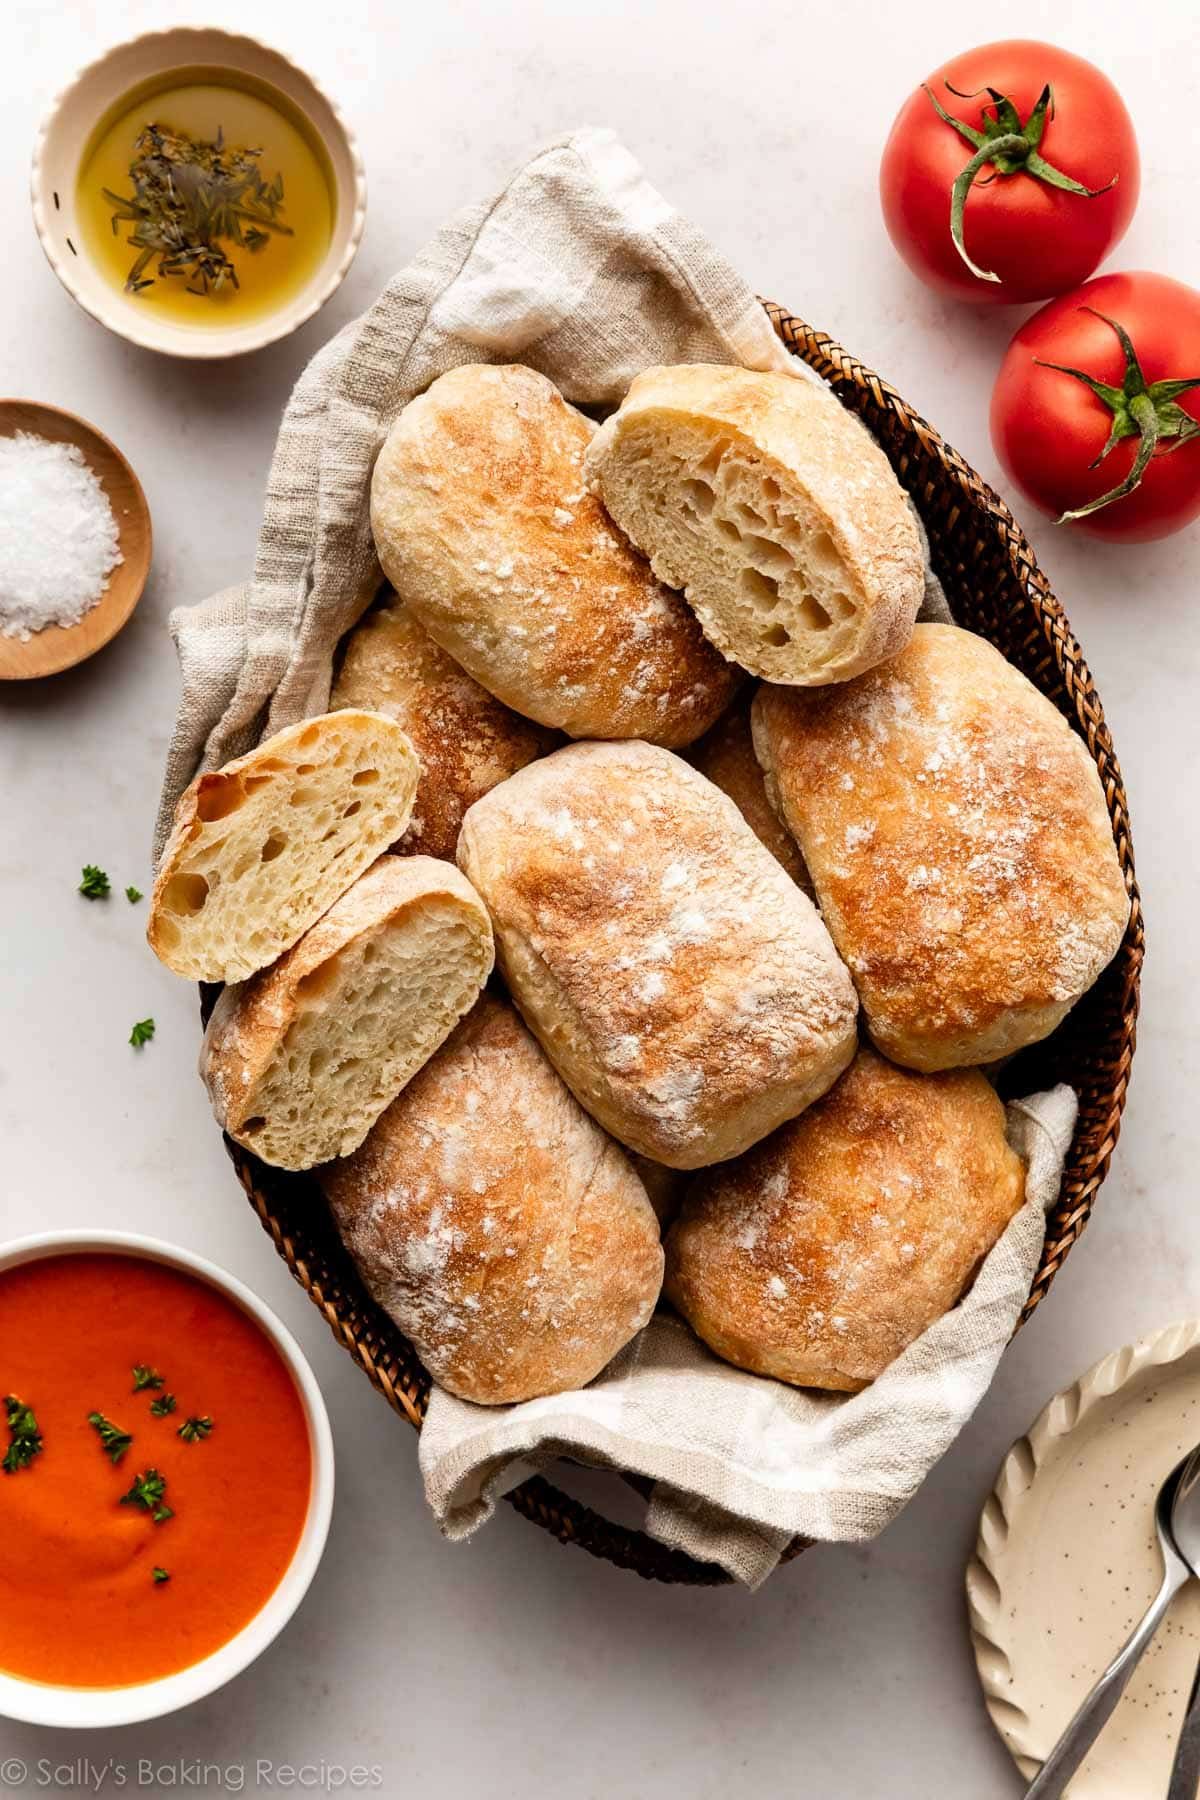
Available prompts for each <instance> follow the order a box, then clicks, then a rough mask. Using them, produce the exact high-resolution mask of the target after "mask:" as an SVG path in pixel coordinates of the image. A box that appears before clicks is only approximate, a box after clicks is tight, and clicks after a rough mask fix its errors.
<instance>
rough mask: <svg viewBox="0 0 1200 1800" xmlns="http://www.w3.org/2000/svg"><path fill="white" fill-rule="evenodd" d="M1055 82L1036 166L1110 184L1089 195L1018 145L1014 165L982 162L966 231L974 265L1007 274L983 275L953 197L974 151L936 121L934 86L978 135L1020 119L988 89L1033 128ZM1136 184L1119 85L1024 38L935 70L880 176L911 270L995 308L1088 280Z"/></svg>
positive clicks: (1120, 228) (1126, 217)
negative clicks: (957, 232)
mask: <svg viewBox="0 0 1200 1800" xmlns="http://www.w3.org/2000/svg"><path fill="white" fill-rule="evenodd" d="M1047 84H1048V85H1049V87H1050V89H1051V105H1050V107H1049V108H1048V109H1047V111H1046V113H1045V117H1044V129H1043V131H1042V135H1041V138H1040V141H1038V142H1036V144H1035V145H1034V150H1033V156H1034V161H1033V164H1032V166H1034V167H1036V166H1037V162H1036V159H1037V157H1039V156H1040V157H1041V158H1043V159H1044V161H1045V162H1046V163H1048V164H1050V165H1051V170H1052V172H1053V171H1059V172H1061V174H1063V175H1065V176H1067V177H1069V178H1070V179H1071V180H1073V181H1075V182H1077V183H1079V184H1081V185H1082V186H1083V187H1085V188H1088V189H1092V190H1101V189H1102V190H1104V191H1103V192H1096V193H1095V194H1094V197H1093V198H1090V199H1089V198H1087V197H1086V196H1085V195H1083V194H1079V193H1069V192H1065V191H1064V190H1063V189H1062V188H1060V187H1056V186H1053V185H1051V183H1050V181H1049V180H1047V179H1041V178H1039V177H1038V176H1036V175H1034V174H1031V173H1029V166H1030V165H1029V163H1028V161H1027V153H1026V152H1025V151H1024V150H1021V149H1019V148H1018V150H1017V151H1016V172H1015V173H1009V174H1004V173H999V172H997V170H996V166H995V165H994V164H993V163H992V162H991V161H987V162H985V163H983V164H982V165H981V167H980V169H979V171H978V174H977V176H976V177H975V179H974V180H973V182H972V183H971V185H970V188H969V191H968V193H967V197H966V207H965V213H964V216H963V228H962V236H963V242H964V247H965V250H966V252H967V255H968V256H969V257H970V259H971V261H972V262H973V263H974V264H975V265H976V266H977V268H978V269H980V270H984V271H988V272H990V273H992V274H994V275H996V276H998V277H999V279H998V280H997V281H988V280H985V279H981V277H980V276H979V275H978V274H973V273H972V271H971V269H970V268H969V267H968V265H967V262H966V261H965V260H964V258H963V256H962V255H961V254H960V253H959V250H958V248H957V247H956V245H955V242H954V239H953V237H952V235H951V211H950V209H951V196H952V191H953V188H954V184H955V181H956V179H957V178H958V177H959V176H960V175H962V172H963V170H964V169H965V168H966V166H967V164H968V163H969V162H970V161H971V159H972V157H973V156H974V155H975V150H974V147H973V145H972V143H971V142H969V141H967V139H965V138H964V137H963V136H962V135H961V134H960V133H959V131H957V130H956V129H955V127H954V125H952V124H947V123H946V121H945V120H944V119H942V118H941V117H940V116H939V114H938V112H937V110H936V108H935V106H934V104H933V100H931V99H930V94H932V95H933V96H934V99H936V100H937V102H938V104H939V105H940V106H941V107H942V108H943V109H944V110H945V111H946V112H948V113H950V114H951V115H952V116H953V118H955V119H957V120H959V121H961V123H962V124H963V125H965V126H967V127H968V129H969V131H971V132H974V133H975V134H977V135H978V134H980V133H985V132H986V131H987V130H989V129H991V128H993V127H994V124H995V123H997V122H998V123H999V124H1001V125H1003V124H1004V123H1005V121H1006V120H1007V121H1008V122H1010V123H1011V122H1012V120H1013V115H1012V114H1011V113H1010V112H1008V111H1006V110H1004V109H1002V108H1001V107H1000V106H999V105H998V103H997V102H996V100H995V99H994V98H993V97H991V96H989V94H988V91H987V90H988V89H989V88H992V89H994V90H995V91H996V93H997V94H1000V95H1003V96H1005V97H1006V98H1007V100H1008V101H1010V102H1011V103H1012V106H1013V107H1014V108H1015V109H1016V113H1015V117H1016V121H1017V122H1018V123H1019V124H1020V126H1022V127H1025V126H1027V125H1028V124H1029V122H1030V116H1031V114H1033V113H1034V111H1035V108H1036V107H1037V105H1038V101H1039V98H1040V96H1041V95H1042V93H1043V90H1044V89H1045V87H1046V86H1047ZM953 89H957V90H958V92H957V93H955V92H952V90H953ZM927 90H928V91H927ZM963 95H972V96H973V98H970V99H966V98H962V97H961V96H963ZM985 113H986V118H985ZM989 121H991V122H992V125H989ZM1036 135H1037V134H1036V126H1035V129H1034V131H1033V133H1032V136H1033V137H1034V138H1036ZM1010 141H1011V140H1010ZM1022 159H1026V160H1022ZM1110 184H1112V185H1110ZM1140 185H1141V169H1140V165H1139V161H1138V149H1137V139H1136V138H1135V136H1134V133H1133V122H1132V120H1131V119H1130V117H1129V114H1128V112H1127V111H1126V110H1125V104H1124V102H1123V100H1122V99H1121V96H1120V95H1119V94H1118V92H1117V90H1116V88H1115V87H1114V86H1113V84H1112V82H1111V81H1109V79H1108V77H1107V76H1106V75H1102V74H1101V73H1100V70H1099V69H1097V68H1094V67H1093V65H1092V64H1091V63H1089V62H1084V60H1083V58H1082V57H1080V56H1072V55H1071V54H1070V52H1069V51H1067V50H1059V49H1057V48H1056V47H1055V46H1054V45H1053V44H1039V43H1035V42H1033V41H1031V40H1029V39H1014V40H1012V41H1011V42H1008V43H998V44H983V45H981V46H980V48H979V49H977V50H968V51H967V52H966V53H965V54H964V55H962V56H956V57H953V58H952V59H951V61H950V62H948V63H944V64H943V65H942V67H941V68H940V69H935V71H934V73H933V74H932V75H931V76H930V77H929V80H928V81H927V82H926V83H925V84H924V86H922V87H919V88H918V89H917V91H916V93H915V94H913V95H912V96H911V98H910V99H908V100H907V101H906V102H905V104H904V107H903V108H902V110H901V112H900V116H899V117H898V118H897V120H896V123H895V124H894V125H893V126H892V131H891V136H890V137H889V138H888V141H887V144H886V146H885V147H884V152H883V162H882V164H881V166H880V170H879V192H880V198H881V199H882V201H883V216H884V221H885V223H886V224H887V228H888V232H889V235H890V236H891V239H892V242H893V243H894V244H895V246H896V248H897V250H899V252H900V254H901V256H902V257H903V258H904V260H905V262H906V263H907V264H908V266H909V268H910V269H912V270H913V272H914V274H916V275H919V276H920V277H921V279H922V281H926V282H928V283H929V284H930V286H932V287H935V288H937V289H939V290H940V291H941V292H942V293H946V294H953V295H955V296H957V298H959V299H964V300H977V301H983V302H989V301H990V302H991V303H993V304H1005V303H1008V302H1012V301H1022V300H1044V299H1046V298H1047V296H1048V295H1050V294H1061V293H1062V292H1063V291H1064V289H1066V288H1071V287H1076V286H1077V285H1078V284H1079V282H1081V281H1085V280H1086V279H1087V277H1088V276H1089V275H1090V274H1091V272H1092V270H1093V269H1094V268H1095V267H1096V265H1097V263H1099V262H1100V260H1101V258H1102V257H1104V256H1107V254H1108V252H1109V251H1110V250H1111V249H1112V248H1113V246H1114V245H1115V244H1116V243H1118V242H1119V240H1120V239H1121V238H1122V237H1123V236H1124V234H1125V230H1126V227H1127V226H1128V224H1129V221H1130V219H1131V218H1132V217H1133V210H1134V207H1135V206H1136V205H1137V198H1138V190H1139V187H1140Z"/></svg>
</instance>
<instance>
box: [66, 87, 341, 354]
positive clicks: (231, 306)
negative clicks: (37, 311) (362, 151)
mask: <svg viewBox="0 0 1200 1800" xmlns="http://www.w3.org/2000/svg"><path fill="white" fill-rule="evenodd" d="M334 194H335V187H334V181H333V176H332V171H331V169H330V167H329V159H328V157H327V155H326V152H325V149H324V146H323V145H322V143H321V141H320V139H319V138H318V137H317V135H316V133H315V132H314V131H313V129H312V128H311V126H310V125H309V123H308V121H307V120H306V119H305V117H304V115H303V114H302V113H301V112H300V111H299V109H298V108H296V107H295V106H293V104H292V103H291V101H290V100H288V99H287V98H286V97H285V96H284V95H283V94H282V93H281V92H279V90H278V89H276V88H274V87H272V86H271V85H270V84H269V83H267V82H264V81H259V80H257V79H256V78H255V77H253V76H250V75H245V74H242V73H241V72H240V71H236V72H235V71H231V70H226V69H217V68H187V69H177V70H172V71H170V72H168V73H166V74H164V75H163V76H162V77H160V78H159V79H158V80H157V81H155V82H153V83H149V84H143V86H142V87H141V88H140V89H138V90H135V92H134V93H132V94H130V95H127V96H125V98H124V99H123V100H122V101H120V102H119V104H118V106H116V107H113V108H110V110H109V112H108V113H107V114H106V116H105V117H104V118H103V119H102V120H101V122H100V124H99V125H98V126H97V128H96V130H95V131H94V132H93V134H92V137H91V139H90V141H89V144H88V146H87V149H86V151H85V154H84V156H83V159H82V162H81V165H80V173H79V180H78V184H77V189H76V194H75V212H76V218H77V221H78V225H79V231H80V236H81V239H82V248H83V250H84V252H85V253H86V255H87V256H88V257H89V258H90V259H91V261H92V262H93V264H94V265H95V267H96V268H97V270H98V271H99V272H100V273H101V274H102V276H103V277H104V279H105V280H106V281H107V282H109V283H111V285H112V287H113V289H114V290H116V291H117V292H118V293H119V294H120V295H121V296H122V300H123V302H124V304H125V305H127V306H129V307H131V308H136V309H138V310H139V311H141V312H142V313H143V314H147V313H148V314H150V315H154V316H157V317H159V318H161V319H163V320H164V321H166V320H169V321H170V322H171V323H172V324H173V325H175V326H177V327H178V326H182V327H184V328H187V329H190V328H193V327H194V328H195V330H196V331H198V332H206V331H212V330H214V329H224V330H227V329H228V328H229V327H230V326H231V325H235V324H249V323H252V322H253V321H255V320H260V319H263V318H266V317H268V316H269V315H270V314H272V313H274V312H276V311H278V310H279V309H281V308H283V307H285V306H287V305H288V304H289V303H290V302H292V301H294V300H295V299H296V298H297V296H298V295H300V294H301V293H302V292H303V291H304V289H305V288H307V287H308V286H309V284H310V283H311V282H312V281H313V280H314V278H315V277H316V276H317V274H318V273H319V271H320V270H321V268H322V265H323V263H324V262H325V259H326V256H327V254H328V251H329V247H330V243H331V241H332V238H333V232H334V223H335V205H336V203H335V198H334Z"/></svg>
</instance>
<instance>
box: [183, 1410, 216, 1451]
mask: <svg viewBox="0 0 1200 1800" xmlns="http://www.w3.org/2000/svg"><path fill="white" fill-rule="evenodd" d="M212 1428H213V1422H212V1420H211V1419H210V1418H208V1417H207V1415H206V1416H205V1417H203V1418H200V1419H197V1418H191V1419H185V1420H184V1421H183V1424H182V1425H181V1426H180V1427H179V1435H180V1437H181V1438H182V1439H183V1441H184V1443H185V1444H198V1443H199V1442H200V1440H201V1439H202V1438H206V1437H208V1436H209V1434H210V1433H211V1431H212Z"/></svg>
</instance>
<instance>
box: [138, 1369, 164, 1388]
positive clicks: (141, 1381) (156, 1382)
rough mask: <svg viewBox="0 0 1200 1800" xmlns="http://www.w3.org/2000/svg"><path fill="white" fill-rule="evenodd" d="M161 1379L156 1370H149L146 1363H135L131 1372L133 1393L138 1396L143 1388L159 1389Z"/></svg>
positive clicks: (161, 1384)
mask: <svg viewBox="0 0 1200 1800" xmlns="http://www.w3.org/2000/svg"><path fill="white" fill-rule="evenodd" d="M162 1386H163V1378H162V1376H161V1375H160V1374H159V1372H158V1370H157V1369H151V1368H149V1367H148V1366H147V1364H146V1363H136V1364H135V1365H134V1370H133V1391H134V1393H135V1394H140V1393H141V1392H142V1390H143V1389H144V1388H160V1387H162Z"/></svg>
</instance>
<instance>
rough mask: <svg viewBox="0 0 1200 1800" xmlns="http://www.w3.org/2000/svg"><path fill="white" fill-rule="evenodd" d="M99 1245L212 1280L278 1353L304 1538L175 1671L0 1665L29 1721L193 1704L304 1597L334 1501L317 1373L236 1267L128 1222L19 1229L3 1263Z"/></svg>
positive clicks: (0, 1681)
mask: <svg viewBox="0 0 1200 1800" xmlns="http://www.w3.org/2000/svg"><path fill="white" fill-rule="evenodd" d="M97 1250H99V1251H109V1252H118V1253H120V1254H122V1255H125V1256H135V1257H144V1258H146V1259H148V1260H150V1261H152V1262H159V1263H165V1264H166V1266H167V1267H168V1268H172V1269H181V1270H182V1271H183V1272H184V1273H185V1274H187V1275H192V1276H195V1277H196V1278H197V1279H199V1280H200V1281H205V1282H207V1283H208V1284H209V1286H210V1287H214V1288H216V1289H217V1291H218V1292H219V1293H222V1294H224V1295H225V1297H226V1298H227V1299H229V1300H231V1301H232V1302H233V1304H234V1305H235V1306H238V1307H240V1308H241V1310H242V1311H243V1312H244V1313H247V1314H248V1315H249V1316H250V1318H251V1319H253V1321H254V1323H255V1324H256V1325H257V1326H258V1327H259V1328H260V1330H261V1331H262V1332H263V1333H264V1335H265V1336H266V1337H267V1338H268V1339H269V1340H270V1342H271V1343H272V1344H273V1345H274V1346H275V1349H276V1350H277V1351H278V1352H279V1355H280V1356H281V1357H282V1358H283V1361H284V1363H285V1364H286V1366H287V1368H288V1369H289V1370H290V1372H291V1376H292V1380H293V1381H294V1382H295V1384H296V1391H297V1393H298V1394H299V1397H300V1404H301V1407H302V1408H303V1411H304V1417H305V1420H306V1422H307V1425H308V1442H309V1451H310V1454H311V1456H312V1487H311V1491H310V1493H309V1498H308V1513H307V1515H306V1517H305V1521H304V1528H303V1530H302V1531H301V1533H300V1541H299V1543H298V1544H297V1545H296V1551H295V1554H294V1556H293V1557H292V1560H291V1562H290V1563H289V1565H288V1567H287V1570H286V1571H285V1573H284V1576H283V1579H282V1580H281V1581H280V1583H279V1586H278V1587H277V1588H276V1589H275V1591H274V1593H273V1594H272V1595H271V1597H270V1599H269V1600H268V1601H267V1603H266V1605H265V1606H264V1607H263V1608H262V1610H261V1612H259V1613H257V1614H256V1615H255V1617H254V1618H253V1619H251V1620H250V1622H249V1623H248V1624H247V1625H244V1626H243V1627H242V1629H241V1630H240V1631H239V1632H238V1633H237V1635H236V1636H235V1637H232V1638H230V1640H229V1642H228V1643H227V1644H222V1646H221V1648H220V1649H219V1650H215V1651H213V1653H212V1655H211V1656H206V1657H204V1658H203V1659H202V1660H201V1661H200V1662H197V1663H193V1664H192V1665H191V1666H190V1667H189V1668H186V1669H180V1670H179V1671H178V1672H177V1673H176V1674H174V1675H166V1676H163V1677H161V1678H160V1679H159V1680H157V1681H146V1682H140V1683H138V1684H136V1685H134V1686H131V1687H116V1688H78V1687H55V1686H52V1685H51V1684H49V1683H43V1682H37V1681H23V1680H21V1679H20V1678H18V1677H17V1676H14V1675H6V1674H4V1673H3V1672H0V1717H4V1718H9V1719H20V1720H22V1721H23V1722H24V1723H26V1724H30V1725H56V1726H60V1727H61V1726H73V1727H80V1728H89V1727H99V1726H107V1725H135V1724H138V1723H140V1722H141V1721H142V1720H144V1719H156V1718H159V1717H161V1716H162V1714H164V1713H172V1712H175V1711H177V1710H178V1708H179V1707H181V1706H189V1705H190V1704H191V1703H192V1701H194V1700H202V1699H203V1698H204V1697H205V1695H206V1694H211V1693H212V1692H213V1691H214V1689H216V1688H219V1687H223V1686H224V1685H225V1683H226V1682H227V1681H231V1680H232V1679H233V1677H234V1676H235V1675H239V1674H240V1673H241V1672H242V1670H243V1669H245V1668H247V1667H248V1666H249V1665H250V1664H251V1663H252V1662H253V1661H254V1660H255V1658H256V1657H258V1656H260V1655H261V1654H262V1652H263V1651H264V1650H265V1649H266V1648H267V1645H268V1644H270V1643H271V1642H272V1640H273V1639H274V1638H275V1637H277V1636H278V1634H279V1632H281V1631H282V1630H283V1627H284V1626H285V1625H286V1624H287V1622H288V1620H289V1619H290V1618H291V1616H292V1614H293V1613H294V1612H295V1610H296V1608H297V1607H298V1606H299V1604H300V1602H301V1600H303V1598H304V1596H305V1594H306V1593H307V1591H308V1587H309V1584H310V1582H311V1581H312V1578H313V1576H314V1575H315V1574H316V1572H317V1567H318V1564H319V1563H320V1561H321V1555H322V1552H323V1551H324V1549H325V1540H326V1538H327V1536H328V1535H329V1520H330V1516H331V1514H332V1511H333V1438H332V1435H331V1433H330V1430H329V1417H328V1414H327V1413H326V1411H325V1402H324V1400H323V1399H322V1398H321V1390H320V1388H319V1387H318V1386H317V1381H316V1377H315V1375H314V1374H313V1372H312V1370H311V1369H310V1368H309V1366H308V1364H307V1362H306V1361H305V1360H304V1355H303V1352H302V1351H301V1349H300V1346H299V1344H297V1342H296V1340H295V1338H294V1337H293V1336H292V1334H291V1332H290V1331H288V1330H287V1328H286V1326H284V1325H282V1324H281V1323H280V1321H279V1320H278V1319H277V1318H276V1317H275V1315H274V1313H272V1312H270V1311H269V1310H268V1309H267V1307H265V1306H264V1305H263V1303H262V1301H261V1300H259V1299H258V1298H257V1297H256V1295H254V1294H252V1293H251V1291H250V1289H249V1288H248V1287H245V1286H244V1285H243V1284H242V1283H241V1282H240V1281H238V1280H237V1279H236V1278H235V1277H234V1276H232V1275H228V1274H226V1273H225V1271H224V1270H223V1269H219V1268H218V1267H217V1266H216V1264H215V1263H211V1262H209V1261H208V1260H207V1258H206V1257H203V1256H196V1255H195V1254H194V1253H193V1252H192V1251H190V1250H180V1249H177V1248H176V1247H175V1246H174V1245H172V1244H165V1243H162V1242H161V1241H160V1240H159V1239H157V1238H150V1237H143V1236H142V1235H141V1234H140V1233H135V1232H128V1231H86V1232H84V1231H49V1232H43V1233H41V1234H39V1235H38V1236H37V1237H27V1238H21V1239H19V1240H18V1241H17V1242H15V1243H10V1244H5V1245H4V1246H2V1247H0V1271H3V1270H4V1269H11V1268H14V1267H15V1266H16V1265H17V1264H19V1263H26V1262H33V1261H35V1260H37V1259H39V1258H41V1257H46V1256H77V1255H81V1254H84V1253H86V1252H88V1251H97Z"/></svg>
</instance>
